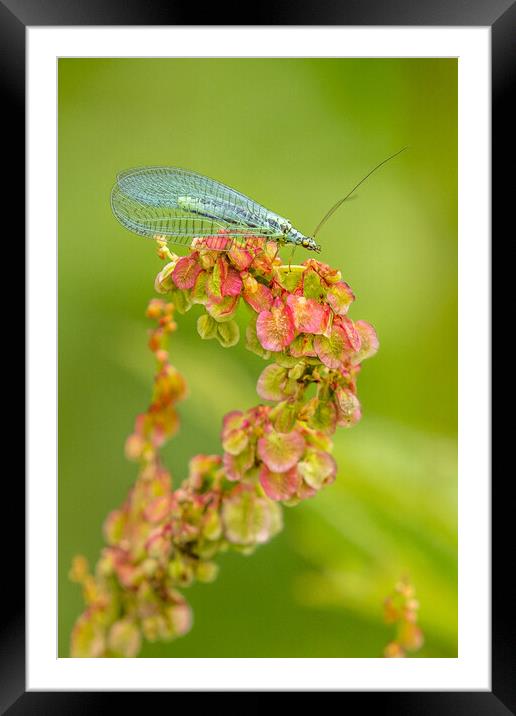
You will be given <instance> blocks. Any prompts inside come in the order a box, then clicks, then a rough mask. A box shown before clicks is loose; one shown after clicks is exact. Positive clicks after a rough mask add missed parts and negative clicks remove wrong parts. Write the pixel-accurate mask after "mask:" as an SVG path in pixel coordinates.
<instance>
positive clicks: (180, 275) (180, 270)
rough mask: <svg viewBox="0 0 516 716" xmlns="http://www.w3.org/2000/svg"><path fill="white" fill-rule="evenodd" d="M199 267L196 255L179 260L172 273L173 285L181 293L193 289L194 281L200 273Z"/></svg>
mask: <svg viewBox="0 0 516 716" xmlns="http://www.w3.org/2000/svg"><path fill="white" fill-rule="evenodd" d="M201 268H202V267H201V265H200V264H199V262H198V261H197V253H193V254H191V255H190V256H183V257H182V258H180V259H179V261H178V262H177V264H176V265H175V267H174V270H173V271H172V278H173V279H174V283H175V284H176V286H177V287H178V288H180V289H181V290H182V291H185V290H188V289H190V288H193V285H194V283H195V279H196V278H197V276H198V275H199V273H200V271H201Z"/></svg>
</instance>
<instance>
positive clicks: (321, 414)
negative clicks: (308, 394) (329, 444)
mask: <svg viewBox="0 0 516 716" xmlns="http://www.w3.org/2000/svg"><path fill="white" fill-rule="evenodd" d="M303 414H304V416H305V417H306V419H307V420H308V425H309V426H310V427H311V428H313V429H314V430H321V431H323V432H325V433H329V434H331V433H333V432H335V428H336V426H337V408H336V407H335V403H334V402H333V400H327V399H325V400H320V399H319V398H317V397H315V398H312V399H311V400H309V401H308V402H307V403H306V405H305V407H304V410H303Z"/></svg>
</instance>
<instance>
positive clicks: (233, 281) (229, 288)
mask: <svg viewBox="0 0 516 716" xmlns="http://www.w3.org/2000/svg"><path fill="white" fill-rule="evenodd" d="M242 287H243V284H242V279H241V278H240V274H239V273H238V271H236V270H235V269H234V268H233V267H232V266H230V267H229V268H228V270H227V273H226V275H225V276H224V278H223V281H222V295H223V296H239V295H240V293H241V292H242Z"/></svg>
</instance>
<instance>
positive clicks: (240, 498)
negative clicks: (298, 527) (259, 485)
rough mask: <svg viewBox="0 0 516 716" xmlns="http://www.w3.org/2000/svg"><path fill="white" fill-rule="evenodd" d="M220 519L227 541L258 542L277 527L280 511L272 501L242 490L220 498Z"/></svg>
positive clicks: (279, 521) (269, 535)
mask: <svg viewBox="0 0 516 716" xmlns="http://www.w3.org/2000/svg"><path fill="white" fill-rule="evenodd" d="M222 521H223V524H224V533H225V536H226V539H227V540H228V541H229V542H233V543H234V544H241V545H252V544H262V543H264V542H267V541H268V540H269V539H270V538H271V537H272V536H273V535H274V534H276V533H277V532H279V530H280V529H281V512H280V509H279V506H278V505H276V504H275V503H274V502H270V501H269V500H267V499H266V498H264V497H258V496H257V495H256V494H255V493H254V492H248V491H245V492H241V493H240V494H237V495H235V496H234V497H229V498H227V499H226V500H225V501H224V504H223V507H222Z"/></svg>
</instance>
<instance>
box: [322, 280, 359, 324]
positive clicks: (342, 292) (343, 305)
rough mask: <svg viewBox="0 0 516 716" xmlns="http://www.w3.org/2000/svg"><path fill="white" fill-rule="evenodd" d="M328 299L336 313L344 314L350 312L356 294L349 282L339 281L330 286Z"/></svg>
mask: <svg viewBox="0 0 516 716" xmlns="http://www.w3.org/2000/svg"><path fill="white" fill-rule="evenodd" d="M326 300H327V301H328V303H329V304H330V306H331V307H332V308H333V310H334V311H335V313H337V314H339V315H341V316H343V315H344V314H345V313H347V312H348V309H349V307H350V305H351V303H352V302H353V301H354V300H355V295H354V294H353V291H352V290H351V288H350V287H349V286H348V284H347V283H345V282H344V281H338V282H337V283H334V284H332V285H331V286H330V287H329V289H328V293H327V294H326Z"/></svg>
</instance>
